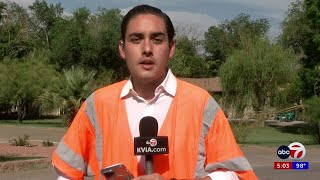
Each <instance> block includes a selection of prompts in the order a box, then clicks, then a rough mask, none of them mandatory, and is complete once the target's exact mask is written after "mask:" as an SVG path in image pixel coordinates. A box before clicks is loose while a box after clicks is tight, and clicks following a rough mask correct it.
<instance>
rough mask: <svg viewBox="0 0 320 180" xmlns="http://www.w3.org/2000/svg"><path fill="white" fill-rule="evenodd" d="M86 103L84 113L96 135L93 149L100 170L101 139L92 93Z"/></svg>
mask: <svg viewBox="0 0 320 180" xmlns="http://www.w3.org/2000/svg"><path fill="white" fill-rule="evenodd" d="M86 101H87V106H86V109H85V112H86V114H87V115H88V118H89V120H90V122H91V125H92V127H93V128H94V130H95V134H96V137H95V140H96V144H95V145H96V146H95V148H96V153H97V159H98V162H99V167H100V169H102V137H101V129H100V126H99V123H98V121H97V113H96V108H95V104H94V93H93V94H91V95H90V96H89V97H88V99H87V100H86Z"/></svg>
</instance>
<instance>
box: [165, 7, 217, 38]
mask: <svg viewBox="0 0 320 180" xmlns="http://www.w3.org/2000/svg"><path fill="white" fill-rule="evenodd" d="M166 13H167V14H168V16H169V17H170V18H171V20H172V22H173V24H174V26H175V27H182V28H185V27H187V28H188V27H190V28H191V29H192V30H193V31H196V32H191V34H189V35H191V36H194V35H195V36H196V37H197V38H200V39H202V38H203V35H204V32H205V31H207V30H208V28H209V27H210V26H212V25H217V24H218V23H219V21H218V20H217V19H215V18H213V17H211V16H209V15H206V14H201V13H191V12H183V11H166ZM193 33H196V34H193Z"/></svg>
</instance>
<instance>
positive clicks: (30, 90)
mask: <svg viewBox="0 0 320 180" xmlns="http://www.w3.org/2000/svg"><path fill="white" fill-rule="evenodd" d="M46 62H47V60H46V59H45V58H44V56H42V55H39V56H33V57H32V56H28V57H25V58H23V59H21V60H16V59H6V60H5V61H4V62H2V63H1V66H0V67H1V71H0V77H1V81H0V87H1V89H0V92H1V93H0V102H3V103H5V104H11V106H13V107H15V108H16V110H17V113H18V117H17V118H18V121H19V123H22V121H23V119H24V118H25V117H26V116H27V115H28V112H29V110H30V108H31V106H33V105H34V103H35V101H36V99H37V98H38V97H39V96H40V95H41V94H42V93H43V92H44V91H45V89H47V88H48V87H50V86H51V85H52V84H55V82H56V81H57V77H58V76H57V72H56V71H55V70H54V68H53V67H52V66H50V65H48V64H47V63H46Z"/></svg>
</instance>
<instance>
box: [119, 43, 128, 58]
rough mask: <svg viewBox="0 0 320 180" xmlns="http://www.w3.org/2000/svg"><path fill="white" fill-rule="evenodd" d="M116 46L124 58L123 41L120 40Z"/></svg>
mask: <svg viewBox="0 0 320 180" xmlns="http://www.w3.org/2000/svg"><path fill="white" fill-rule="evenodd" d="M118 48H119V53H120V56H121V58H122V59H126V53H125V52H124V42H123V41H122V40H120V41H119V44H118Z"/></svg>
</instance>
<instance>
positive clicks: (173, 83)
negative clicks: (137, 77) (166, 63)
mask: <svg viewBox="0 0 320 180" xmlns="http://www.w3.org/2000/svg"><path fill="white" fill-rule="evenodd" d="M161 88H163V89H164V90H165V92H167V93H169V94H170V95H171V96H175V95H176V90H177V78H176V77H175V76H174V75H173V73H172V71H171V70H170V69H169V70H168V72H167V75H166V78H165V79H164V80H163V81H162V83H161V84H160V85H159V86H158V87H157V88H156V91H158V90H159V89H161ZM128 95H131V96H137V95H138V94H137V93H136V92H135V90H134V89H133V85H132V81H131V76H130V78H129V80H128V81H127V82H126V84H125V85H124V86H123V88H122V91H121V94H120V98H123V97H125V96H128Z"/></svg>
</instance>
